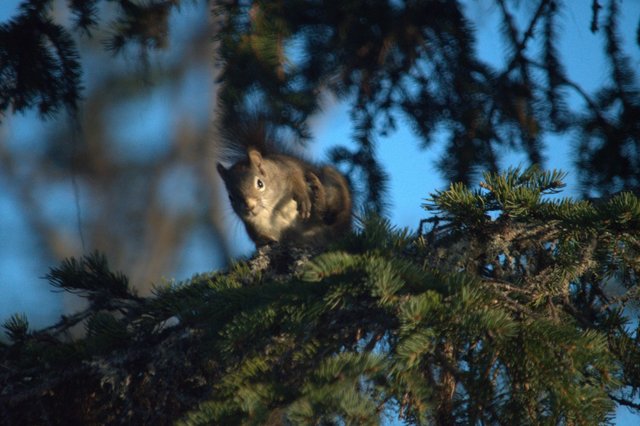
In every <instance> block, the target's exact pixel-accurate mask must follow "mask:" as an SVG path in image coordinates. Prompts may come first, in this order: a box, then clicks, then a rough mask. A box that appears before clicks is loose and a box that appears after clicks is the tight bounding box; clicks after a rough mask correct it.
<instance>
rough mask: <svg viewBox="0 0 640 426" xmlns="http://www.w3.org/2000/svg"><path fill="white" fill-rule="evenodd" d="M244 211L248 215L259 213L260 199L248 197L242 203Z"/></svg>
mask: <svg viewBox="0 0 640 426" xmlns="http://www.w3.org/2000/svg"><path fill="white" fill-rule="evenodd" d="M242 210H243V213H244V214H245V215H247V216H255V215H256V214H258V200H257V199H255V198H246V199H244V200H243V203H242Z"/></svg>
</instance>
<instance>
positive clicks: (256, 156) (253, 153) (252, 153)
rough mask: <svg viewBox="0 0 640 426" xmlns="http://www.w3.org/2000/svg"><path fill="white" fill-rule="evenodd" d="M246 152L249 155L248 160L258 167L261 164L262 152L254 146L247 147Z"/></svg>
mask: <svg viewBox="0 0 640 426" xmlns="http://www.w3.org/2000/svg"><path fill="white" fill-rule="evenodd" d="M247 154H248V155H249V162H250V163H251V164H253V165H254V166H256V167H260V165H261V164H262V154H260V152H259V151H258V150H257V149H255V148H249V150H248V151H247Z"/></svg>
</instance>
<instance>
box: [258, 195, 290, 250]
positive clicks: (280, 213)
mask: <svg viewBox="0 0 640 426" xmlns="http://www.w3.org/2000/svg"><path fill="white" fill-rule="evenodd" d="M297 220H298V205H297V203H296V202H295V201H294V200H292V199H289V200H287V201H281V202H280V203H278V205H277V206H276V207H275V208H274V209H273V210H269V209H261V210H260V211H259V212H258V214H256V215H255V216H252V217H249V218H247V221H248V222H250V223H251V224H252V225H253V226H254V228H255V229H256V230H258V232H259V233H260V234H262V235H265V236H269V237H270V238H271V239H273V240H275V241H279V240H280V237H281V235H282V233H283V232H285V231H286V230H288V229H290V228H292V227H295V226H296V225H297Z"/></svg>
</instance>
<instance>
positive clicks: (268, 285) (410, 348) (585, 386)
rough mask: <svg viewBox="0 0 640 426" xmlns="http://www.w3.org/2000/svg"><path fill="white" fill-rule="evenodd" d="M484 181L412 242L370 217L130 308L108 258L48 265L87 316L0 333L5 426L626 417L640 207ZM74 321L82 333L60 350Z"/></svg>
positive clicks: (442, 210) (436, 198)
mask: <svg viewBox="0 0 640 426" xmlns="http://www.w3.org/2000/svg"><path fill="white" fill-rule="evenodd" d="M561 179H562V174H560V173H558V172H541V171H539V170H537V169H535V168H534V169H528V170H524V171H523V170H511V171H509V172H507V173H505V174H502V175H498V174H491V173H487V174H485V176H484V180H483V181H482V183H481V184H480V188H479V189H476V190H471V189H469V188H468V187H466V186H464V185H463V184H454V185H452V186H451V188H449V189H448V190H446V191H441V192H437V193H435V194H433V195H432V197H431V198H430V199H429V200H428V202H427V203H426V204H425V205H424V206H425V208H426V209H427V210H428V211H430V212H432V213H431V215H429V217H428V218H427V219H426V220H425V222H424V223H425V224H429V225H427V226H424V227H423V229H422V230H420V231H418V232H410V231H408V230H398V229H394V228H393V227H392V226H391V225H390V224H389V223H388V222H387V221H385V220H382V219H379V218H376V217H374V216H369V217H366V218H364V219H363V220H362V223H360V225H359V227H358V230H357V231H356V232H355V233H354V234H353V235H351V236H349V237H348V238H346V239H345V240H344V241H343V242H342V243H340V245H336V246H335V247H333V248H332V249H331V250H329V251H326V252H324V253H321V254H318V255H316V256H314V257H313V258H312V259H310V260H308V261H302V262H297V263H296V262H292V260H291V259H288V258H287V256H286V253H285V252H280V253H279V252H278V251H277V249H275V248H274V249H273V251H272V252H271V254H270V255H269V259H270V260H271V262H272V263H271V266H269V267H267V268H264V267H262V268H260V267H257V266H256V264H255V263H253V264H251V263H247V262H245V261H241V262H238V263H237V264H235V265H234V266H233V267H231V268H230V269H229V270H228V271H226V272H217V273H211V274H204V275H199V276H195V277H193V278H192V279H191V280H189V281H187V282H184V283H167V284H163V285H160V286H158V288H157V290H156V295H155V296H154V297H150V298H140V297H137V296H135V295H134V294H132V292H131V291H130V289H129V283H128V282H127V279H126V277H125V276H123V275H122V274H118V273H114V272H111V271H110V270H109V268H108V265H107V262H106V260H105V259H104V257H102V256H100V255H98V254H94V255H91V256H87V257H85V258H83V259H80V260H75V259H70V260H67V261H65V262H64V263H63V264H62V265H61V266H59V267H57V268H54V269H52V270H51V272H50V273H49V275H48V276H47V278H48V279H49V281H50V282H51V284H52V285H54V286H55V287H58V288H61V289H65V290H67V291H72V292H78V293H80V294H82V295H84V296H85V297H86V298H87V300H88V301H89V303H90V307H89V308H88V309H87V310H86V311H84V312H81V313H79V314H77V315H75V316H72V317H67V318H64V319H63V320H62V321H61V322H60V323H58V324H56V325H55V326H53V327H51V328H50V329H48V330H41V331H31V330H29V327H28V322H27V320H26V318H24V316H20V315H16V316H14V317H13V318H11V319H10V320H9V321H7V322H6V323H5V329H6V330H7V332H8V334H9V336H10V337H11V340H12V343H11V344H9V345H6V346H3V347H2V350H1V352H0V354H1V355H0V356H1V359H2V365H3V371H2V373H1V375H2V380H1V382H2V383H4V385H3V390H2V392H1V394H0V405H1V406H2V412H3V413H8V414H6V417H5V419H4V420H5V422H6V423H13V424H34V423H41V422H43V421H47V422H50V423H54V424H70V423H79V424H125V423H126V424H143V423H144V424H170V423H173V422H175V421H179V423H180V424H189V425H194V424H378V423H380V422H381V421H382V420H383V419H389V418H396V419H400V420H402V421H403V422H404V424H458V423H459V424H476V423H491V424H505V425H511V424H600V423H603V422H606V421H607V420H609V419H611V416H612V413H613V410H614V408H615V406H616V404H624V405H627V406H630V407H634V408H636V409H637V408H640V407H638V405H637V403H636V402H634V401H635V399H636V398H637V392H638V387H639V385H640V381H639V378H640V376H639V375H638V363H637V360H638V357H639V355H640V345H639V341H638V325H637V323H634V321H633V318H634V315H635V313H634V312H635V310H634V308H636V307H637V302H638V295H637V274H638V272H639V268H640V265H639V264H638V250H640V245H639V241H638V237H637V236H638V235H640V200H639V199H638V198H637V197H635V196H634V195H632V194H630V193H623V194H620V195H618V196H616V197H614V198H612V199H611V200H610V201H608V202H606V203H601V204H597V205H594V204H591V203H589V202H586V201H576V200H572V199H567V198H561V199H560V198H552V199H550V198H549V197H548V196H547V194H551V193H555V192H558V190H559V188H561V187H562V182H561ZM82 320H86V321H85V323H86V331H87V335H86V337H85V338H82V339H64V338H62V337H64V336H65V335H66V333H67V332H68V331H69V329H70V327H72V326H73V325H74V324H77V323H78V322H80V321H82Z"/></svg>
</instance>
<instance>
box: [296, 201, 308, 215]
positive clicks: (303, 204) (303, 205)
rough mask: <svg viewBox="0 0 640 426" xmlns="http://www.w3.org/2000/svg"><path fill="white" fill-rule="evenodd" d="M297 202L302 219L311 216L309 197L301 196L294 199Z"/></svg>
mask: <svg viewBox="0 0 640 426" xmlns="http://www.w3.org/2000/svg"><path fill="white" fill-rule="evenodd" d="M296 202H297V203H298V213H300V217H301V218H302V219H309V218H310V217H311V198H309V197H302V198H301V199H299V200H296Z"/></svg>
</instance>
